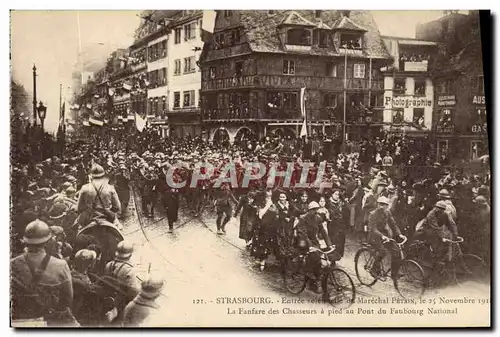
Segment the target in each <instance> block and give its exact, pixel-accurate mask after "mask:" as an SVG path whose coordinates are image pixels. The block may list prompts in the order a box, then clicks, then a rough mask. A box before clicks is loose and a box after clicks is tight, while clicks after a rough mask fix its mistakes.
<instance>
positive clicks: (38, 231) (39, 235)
mask: <svg viewBox="0 0 500 337" xmlns="http://www.w3.org/2000/svg"><path fill="white" fill-rule="evenodd" d="M51 237H52V232H51V231H50V228H49V226H48V225H47V224H46V223H45V222H43V221H41V220H39V219H36V220H35V221H32V222H30V223H29V224H28V226H26V229H25V230H24V237H23V241H24V243H26V244H28V245H39V244H42V243H45V242H47V241H49V240H50V238H51Z"/></svg>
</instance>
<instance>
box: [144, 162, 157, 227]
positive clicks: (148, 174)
mask: <svg viewBox="0 0 500 337" xmlns="http://www.w3.org/2000/svg"><path fill="white" fill-rule="evenodd" d="M157 180H158V175H157V174H156V173H155V169H154V167H153V166H148V167H147V169H146V170H144V171H143V172H142V181H143V190H142V192H143V193H142V195H141V197H142V211H143V212H144V215H145V216H146V217H148V218H153V217H154V207H155V202H156V197H157V191H156V183H157Z"/></svg>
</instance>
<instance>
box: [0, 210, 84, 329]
mask: <svg viewBox="0 0 500 337" xmlns="http://www.w3.org/2000/svg"><path fill="white" fill-rule="evenodd" d="M51 237H52V233H51V230H50V228H49V226H48V225H47V224H46V223H44V222H43V221H40V220H35V221H33V222H31V223H29V224H28V226H26V229H25V232H24V237H23V241H24V243H25V244H26V246H27V250H26V252H25V253H23V254H22V255H19V256H17V257H15V258H13V259H12V260H11V261H10V267H11V277H12V297H13V298H12V318H13V319H33V318H39V317H43V318H44V320H45V321H47V324H48V325H49V326H64V325H69V326H78V322H76V320H75V318H74V317H73V315H72V313H71V309H70V308H71V307H72V305H73V285H72V281H71V273H70V270H69V267H68V264H67V263H66V261H64V260H60V259H57V258H53V257H51V256H50V255H49V254H47V253H46V252H45V245H46V244H47V242H48V241H49V240H50V239H51Z"/></svg>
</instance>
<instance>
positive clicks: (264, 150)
mask: <svg viewBox="0 0 500 337" xmlns="http://www.w3.org/2000/svg"><path fill="white" fill-rule="evenodd" d="M429 144H430V143H429V142H428V141H425V140H424V141H416V140H413V139H408V138H405V137H404V136H394V135H385V136H383V137H379V138H376V139H374V140H371V141H369V140H364V141H361V142H348V143H347V145H346V147H345V151H344V152H341V151H340V146H339V144H338V142H337V141H336V140H335V139H333V140H332V139H327V138H325V137H322V136H321V135H320V136H317V137H312V139H307V140H304V139H291V138H289V137H288V138H287V137H285V138H283V137H279V136H274V137H273V136H268V137H265V138H264V139H260V140H257V139H242V140H238V141H237V142H236V143H235V144H228V143H227V142H225V143H224V142H223V143H212V142H206V141H203V139H202V138H201V137H186V138H183V139H164V138H161V137H160V135H159V133H158V132H157V131H156V130H155V129H151V128H149V129H146V130H145V131H144V132H143V133H132V134H130V133H128V134H123V133H120V132H119V131H116V132H105V133H92V134H90V135H89V136H88V137H87V138H85V139H81V140H76V141H74V142H72V143H70V144H67V146H66V149H65V151H64V158H59V157H52V158H48V159H45V160H43V161H42V162H36V161H31V162H28V163H25V162H22V163H18V162H12V165H13V170H12V181H13V184H12V192H11V193H12V231H11V233H12V236H11V238H12V243H13V244H12V245H11V246H12V255H13V256H16V257H15V258H14V259H13V260H12V261H11V265H12V267H13V269H12V270H13V275H14V277H16V282H17V283H19V284H18V286H19V287H18V288H17V291H18V292H19V294H23V293H25V292H26V287H24V286H23V285H26V282H28V284H30V282H29V281H28V280H31V284H30V285H29V287H31V286H34V285H35V284H44V285H45V284H50V285H52V287H56V288H58V289H59V291H60V296H59V297H58V299H56V300H54V303H53V307H51V308H50V309H51V310H50V312H44V313H43V315H42V316H43V317H45V318H46V320H47V321H48V322H49V323H50V322H51V323H52V324H61V323H67V324H82V325H86V324H87V325H88V324H92V322H94V323H95V321H96V320H97V321H99V322H100V324H104V325H105V324H124V325H133V324H139V323H140V322H141V320H143V319H145V316H144V314H143V313H137V312H136V311H134V310H136V309H137V308H138V307H141V305H142V306H144V305H146V306H147V307H148V308H150V309H153V308H155V304H154V299H155V298H157V297H158V296H159V294H160V291H161V288H162V284H163V281H162V280H159V279H157V278H154V277H149V278H147V279H146V280H144V281H143V282H142V285H141V284H139V283H137V279H136V276H135V275H134V274H133V272H132V269H133V268H132V265H131V264H130V263H129V262H128V261H129V258H130V256H131V254H132V251H133V247H131V246H130V244H128V243H127V242H126V240H125V241H122V242H120V243H118V244H117V248H116V256H107V257H106V256H104V255H105V251H106V247H100V246H99V243H96V242H95V241H93V240H92V238H91V237H87V236H85V235H78V236H77V235H76V234H77V232H78V231H79V230H81V229H82V228H84V227H85V226H86V225H87V224H88V223H90V222H92V221H97V222H99V221H103V222H105V223H106V224H107V225H111V226H113V227H115V228H116V229H117V230H118V231H120V229H121V224H120V219H123V218H125V217H127V208H128V207H127V205H128V202H129V200H130V193H131V191H137V193H138V195H139V196H140V199H141V202H142V205H141V206H142V207H141V208H142V213H143V214H144V215H145V216H147V217H155V216H157V215H158V212H165V213H166V215H167V220H168V225H169V230H170V231H173V230H174V226H173V225H174V223H175V222H176V221H178V212H179V207H180V205H181V204H186V205H188V207H187V208H188V209H191V210H192V211H193V212H194V213H195V215H197V216H203V210H204V207H205V206H206V205H208V204H211V203H213V204H214V205H215V213H216V215H217V220H216V226H217V234H218V235H225V226H226V224H227V223H228V222H229V220H230V219H231V218H232V217H234V216H239V221H240V232H239V237H240V238H241V239H242V240H245V242H246V243H247V246H248V248H249V250H250V253H251V256H253V257H254V258H255V261H256V265H257V266H258V267H259V268H260V269H261V270H265V269H266V261H267V260H268V257H269V256H270V255H274V256H275V257H276V258H277V259H278V260H280V261H282V260H283V259H284V258H286V257H287V256H290V254H294V253H295V252H296V251H297V250H298V249H299V250H300V249H302V248H304V247H310V246H315V247H320V246H324V245H326V246H330V245H334V246H335V247H336V250H335V253H334V254H335V257H334V258H335V259H337V260H338V259H340V258H342V257H343V255H344V251H345V246H346V244H348V243H349V242H351V241H349V240H352V242H356V241H361V240H366V239H368V240H369V241H370V242H371V243H372V244H374V245H379V246H380V245H383V243H384V242H385V241H386V239H387V238H389V237H392V235H393V234H394V235H396V234H401V235H404V236H406V237H409V238H414V237H419V236H422V235H423V236H424V237H427V239H429V238H430V239H429V240H430V241H431V243H432V245H434V246H436V247H435V248H436V251H442V249H441V248H442V247H441V246H442V245H441V243H440V241H439V240H436V239H435V238H442V237H450V238H454V237H456V236H458V235H460V236H462V237H464V238H465V243H466V248H467V249H469V250H473V251H474V253H475V254H478V255H480V256H482V257H483V258H484V259H485V260H488V261H489V254H490V252H489V241H490V211H489V203H490V190H489V186H490V173H489V167H485V168H484V172H483V173H482V174H479V175H477V174H471V173H467V172H463V171H459V170H454V171H450V170H449V169H447V168H444V167H441V166H440V165H439V164H437V163H436V164H434V165H432V166H430V170H427V171H426V174H425V175H424V176H421V177H418V176H416V175H414V174H413V175H412V174H410V173H408V172H406V174H405V173H404V172H403V171H402V170H395V169H394V167H396V166H397V165H398V166H418V165H429V164H430V163H432V162H431V161H430V154H431V153H432V152H431V151H432V147H431V146H430V145H429ZM199 162H203V163H208V164H211V165H212V166H213V168H214V170H213V173H212V174H211V175H210V176H208V177H206V178H205V179H200V180H198V181H197V182H196V185H195V188H190V187H189V186H190V182H191V180H192V179H193V175H194V173H196V170H197V169H198V167H197V166H196V164H197V163H199ZM247 162H259V163H263V164H264V165H265V166H266V167H267V168H268V173H267V174H266V175H264V176H263V177H262V178H261V179H258V180H253V181H252V182H251V183H250V185H249V187H242V185H241V184H240V182H241V180H242V178H243V176H244V174H245V164H246V163H247ZM289 162H291V163H293V165H294V170H293V175H292V179H291V180H292V184H291V185H290V186H286V185H285V184H284V183H283V178H282V177H281V178H279V177H278V178H275V179H274V180H273V184H272V186H270V185H269V184H268V180H269V174H270V173H269V172H272V170H270V169H269V168H271V167H278V168H280V170H285V169H286V167H287V166H286V165H287V163H289ZM305 163H311V164H312V168H311V169H309V174H308V177H307V181H308V182H309V183H312V182H314V181H315V179H316V177H317V176H318V170H319V169H320V167H322V166H321V165H322V164H324V166H323V167H324V168H325V170H324V172H323V173H324V176H323V179H324V181H323V182H326V183H329V184H331V187H325V186H326V185H322V184H319V185H315V186H312V187H309V188H294V182H295V183H296V182H297V181H298V180H300V174H301V168H302V167H303V166H304V165H305ZM179 164H181V165H179ZM227 164H232V165H233V166H234V167H235V170H236V172H237V177H238V178H237V181H238V186H236V187H235V186H231V184H228V183H224V184H222V185H221V186H220V187H215V186H214V181H215V180H217V178H219V175H220V174H221V173H222V172H223V170H222V169H221V168H222V167H223V166H224V165H227ZM174 165H177V166H178V167H179V168H178V169H176V170H175V171H173V172H174V174H173V180H174V181H177V182H180V181H186V182H187V183H186V186H185V187H183V188H175V187H172V186H170V185H169V184H168V183H167V174H168V169H169V168H170V167H172V166H174ZM206 172H208V171H203V172H201V171H200V172H199V173H206ZM134 193H135V192H134ZM158 201H161V203H158ZM158 204H159V205H161V206H160V208H163V210H161V209H158ZM155 209H156V212H155ZM422 219H425V221H424V222H423V223H424V225H420V226H417V223H420V224H422V221H421V220H422ZM394 226H396V227H394ZM394 228H397V230H393V229H394ZM49 256H50V258H47V257H49ZM311 258H312V262H311V263H312V265H317V263H318V259H319V257H318V256H315V255H314V254H311ZM101 259H102V260H105V261H109V263H107V264H105V265H104V266H101V267H102V268H99V267H98V266H99V260H101ZM33 265H35V266H42V267H41V269H44V271H43V272H42V274H41V275H40V274H33V273H32V271H33V269H32V266H33ZM313 269H314V272H313V275H317V272H318V270H317V268H313ZM39 270H40V268H39ZM106 277H111V278H114V279H119V280H120V279H121V281H123V282H124V283H125V285H127V289H132V291H131V293H129V292H127V291H126V292H125V294H126V296H124V298H126V299H127V300H126V301H123V303H120V304H116V303H115V304H113V305H110V304H109V303H106V302H105V304H104V305H102V307H103V308H104V309H103V310H104V312H101V316H103V317H100V318H98V319H97V318H96V317H95V316H94V314H95V313H93V312H88V308H89V307H90V308H92V304H89V303H88V302H85V301H89V300H92V298H93V297H92V296H90V297H89V296H87V294H88V293H94V294H95V293H97V294H101V297H100V299H101V300H102V294H103V289H108V288H109V287H108V288H106V284H109V282H104V285H103V280H104V281H105V280H106ZM312 279H313V280H314V277H313V278H312ZM42 281H44V282H42ZM310 286H311V288H312V289H313V290H316V291H320V290H319V289H320V288H321V285H320V284H318V283H317V282H314V281H313V282H312V283H311V285H310ZM29 287H28V288H29ZM114 291H116V289H115V290H114ZM34 293H37V291H34ZM38 293H39V291H38ZM30 294H33V291H32V292H31V293H30ZM21 297H22V296H21ZM35 297H36V296H35ZM28 298H29V297H28ZM23 300H26V298H21V299H20V300H19V303H20V304H18V305H17V309H19V310H20V312H19V313H18V315H17V318H32V316H33V315H35V314H40V312H38V313H33V312H30V311H29V310H28V312H26V310H27V309H26V308H28V305H27V304H25V305H23V304H22V303H26V302H22V301H23ZM49 302H50V301H49ZM50 303H52V302H50ZM82 303H84V304H82ZM144 303H146V304H144ZM44 308H46V307H44ZM127 308H128V309H127ZM141 308H142V307H141ZM35 316H36V315H35ZM68 322H69V323H68Z"/></svg>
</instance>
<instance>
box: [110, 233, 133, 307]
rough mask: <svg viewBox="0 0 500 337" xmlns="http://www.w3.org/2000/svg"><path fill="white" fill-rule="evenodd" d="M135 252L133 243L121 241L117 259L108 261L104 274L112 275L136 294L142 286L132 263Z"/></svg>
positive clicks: (116, 254) (128, 290)
mask: <svg viewBox="0 0 500 337" xmlns="http://www.w3.org/2000/svg"><path fill="white" fill-rule="evenodd" d="M133 252H134V246H133V245H132V243H130V242H127V241H121V242H120V243H119V244H118V246H117V247H116V253H115V259H114V260H113V261H110V262H108V263H107V264H106V267H104V276H110V277H112V278H114V279H115V280H117V281H119V283H120V284H121V285H123V286H124V287H126V288H127V292H130V293H134V296H135V295H137V293H138V292H139V289H140V288H139V285H138V283H137V277H136V274H135V271H134V266H133V265H132V263H130V257H131V256H132V253H133ZM134 296H132V298H133V297H134Z"/></svg>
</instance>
